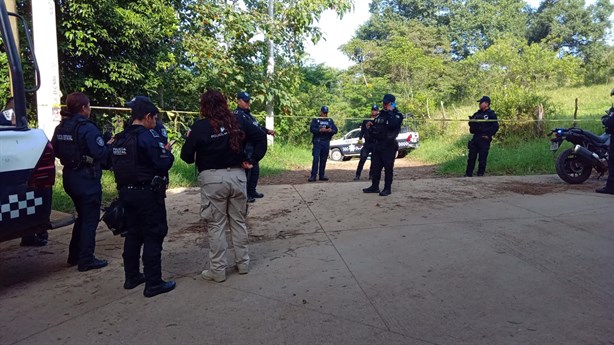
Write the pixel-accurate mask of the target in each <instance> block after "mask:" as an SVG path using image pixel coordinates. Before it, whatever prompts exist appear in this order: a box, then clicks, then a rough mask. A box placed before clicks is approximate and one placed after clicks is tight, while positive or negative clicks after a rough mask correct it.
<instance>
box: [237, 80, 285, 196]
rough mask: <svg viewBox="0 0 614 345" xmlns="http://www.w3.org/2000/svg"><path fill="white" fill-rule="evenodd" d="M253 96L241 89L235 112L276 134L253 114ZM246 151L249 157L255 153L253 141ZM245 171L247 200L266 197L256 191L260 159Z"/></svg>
mask: <svg viewBox="0 0 614 345" xmlns="http://www.w3.org/2000/svg"><path fill="white" fill-rule="evenodd" d="M250 102H251V97H250V95H249V93H247V92H245V91H241V92H239V93H238V94H237V109H235V111H234V113H235V114H236V115H237V116H241V117H243V118H244V119H245V120H246V121H249V122H251V123H253V124H254V126H256V127H258V128H260V129H261V130H262V131H263V132H264V133H266V134H268V135H275V131H274V130H272V129H267V128H266V127H264V126H261V125H260V124H259V123H258V120H256V118H255V117H254V116H253V115H252V113H251V110H250V104H251V103H250ZM245 153H246V154H247V156H248V157H251V156H252V155H253V153H254V144H253V143H251V142H247V143H246V144H245ZM245 173H246V174H247V202H254V201H256V198H262V197H264V194H262V193H258V191H256V186H257V185H258V178H259V177H260V164H259V163H258V161H255V162H254V164H253V167H252V168H251V169H246V170H245Z"/></svg>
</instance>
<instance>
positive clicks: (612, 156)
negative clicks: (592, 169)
mask: <svg viewBox="0 0 614 345" xmlns="http://www.w3.org/2000/svg"><path fill="white" fill-rule="evenodd" d="M611 96H614V89H612V92H610V97H611ZM601 122H602V123H603V125H604V126H605V132H606V133H608V134H610V146H608V180H607V182H606V184H605V187H603V188H599V189H597V190H595V192H597V193H604V194H614V145H613V143H612V139H611V136H612V134H614V106H612V107H611V108H610V110H609V111H608V115H606V116H604V117H602V118H601Z"/></svg>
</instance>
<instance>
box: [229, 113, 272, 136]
mask: <svg viewBox="0 0 614 345" xmlns="http://www.w3.org/2000/svg"><path fill="white" fill-rule="evenodd" d="M234 113H235V114H237V115H238V116H242V117H244V118H245V120H247V121H249V122H251V123H252V124H253V125H254V126H257V127H259V128H260V129H262V130H263V131H264V133H268V132H269V130H268V129H267V128H266V127H264V126H262V125H260V123H258V120H257V119H256V118H255V117H254V115H252V112H251V110H250V109H243V108H241V107H237V109H235V111H234Z"/></svg>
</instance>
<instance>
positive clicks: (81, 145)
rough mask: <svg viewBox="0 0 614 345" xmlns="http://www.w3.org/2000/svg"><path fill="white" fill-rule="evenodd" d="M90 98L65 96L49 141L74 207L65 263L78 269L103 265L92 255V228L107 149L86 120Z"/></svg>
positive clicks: (93, 125)
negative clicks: (58, 161) (63, 106)
mask: <svg viewBox="0 0 614 345" xmlns="http://www.w3.org/2000/svg"><path fill="white" fill-rule="evenodd" d="M90 113H91V109H90V101H89V99H88V98H87V96H86V95H84V94H83V93H81V92H73V93H71V94H69V95H68V96H67V97H66V107H65V108H64V109H62V110H61V112H60V114H61V115H62V121H61V122H60V124H59V125H58V126H57V127H56V128H55V132H54V134H53V138H52V139H51V144H52V145H53V148H54V152H55V156H56V157H58V158H59V159H60V162H61V163H62V165H63V166H64V168H63V170H62V171H63V173H62V179H63V181H64V190H65V191H66V194H68V196H70V198H71V199H72V201H73V202H74V204H75V208H76V210H77V219H76V220H75V224H74V226H73V230H72V237H71V239H70V245H69V249H68V264H69V265H70V266H74V265H78V269H79V271H80V272H84V271H88V270H91V269H98V268H102V267H105V266H107V261H106V260H101V259H97V258H96V257H95V256H94V249H95V247H96V228H97V227H98V221H99V219H100V206H101V201H102V186H101V183H100V178H101V176H102V168H103V166H104V165H105V163H108V159H109V154H110V148H109V146H108V145H107V144H106V142H105V140H104V139H103V136H102V134H101V133H100V129H98V127H97V126H96V125H95V124H94V123H93V122H92V121H90V120H89V118H90Z"/></svg>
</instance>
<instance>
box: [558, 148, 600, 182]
mask: <svg viewBox="0 0 614 345" xmlns="http://www.w3.org/2000/svg"><path fill="white" fill-rule="evenodd" d="M555 168H556V173H557V175H559V177H560V178H561V180H563V181H565V182H567V183H569V184H580V183H582V182H584V181H586V180H588V178H589V177H590V176H591V172H592V170H593V166H592V165H591V164H590V163H589V162H587V161H586V160H585V159H584V158H582V157H580V156H578V155H576V154H575V153H573V151H572V150H571V149H567V150H565V151H563V152H561V154H560V155H559V156H558V157H557V158H556V163H555Z"/></svg>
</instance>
